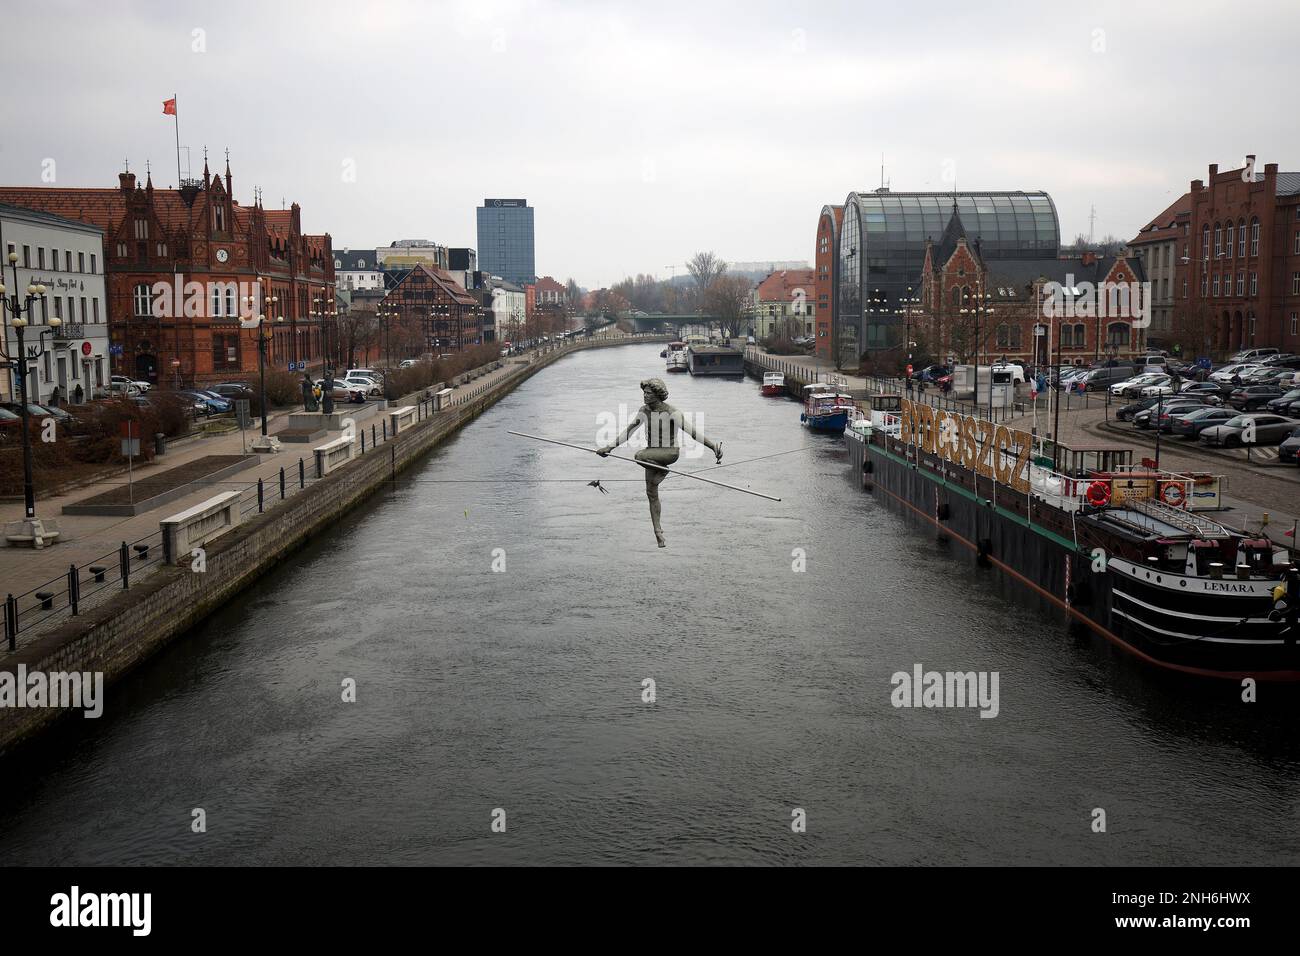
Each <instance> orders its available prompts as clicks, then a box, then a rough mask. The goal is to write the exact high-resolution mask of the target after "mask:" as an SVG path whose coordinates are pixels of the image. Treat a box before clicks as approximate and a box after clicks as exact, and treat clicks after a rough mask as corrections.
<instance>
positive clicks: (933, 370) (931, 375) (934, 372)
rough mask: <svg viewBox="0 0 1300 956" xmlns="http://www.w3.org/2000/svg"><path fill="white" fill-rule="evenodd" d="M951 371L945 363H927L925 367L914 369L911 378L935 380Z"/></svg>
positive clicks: (926, 380)
mask: <svg viewBox="0 0 1300 956" xmlns="http://www.w3.org/2000/svg"><path fill="white" fill-rule="evenodd" d="M951 372H952V369H950V368H948V366H946V365H927V366H926V367H925V368H922V369H916V370H914V371H913V372H912V378H913V380H914V381H917V382H937V381H938V380H939V379H941V378H943V377H944V376H945V375H949V374H951Z"/></svg>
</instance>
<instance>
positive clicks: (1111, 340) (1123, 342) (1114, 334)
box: [1106, 322, 1129, 348]
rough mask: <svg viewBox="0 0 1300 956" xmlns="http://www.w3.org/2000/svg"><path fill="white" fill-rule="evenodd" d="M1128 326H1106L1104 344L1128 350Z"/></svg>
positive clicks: (1115, 323) (1125, 324) (1118, 323)
mask: <svg viewBox="0 0 1300 956" xmlns="http://www.w3.org/2000/svg"><path fill="white" fill-rule="evenodd" d="M1128 338H1129V333H1128V325H1127V323H1124V322H1112V323H1110V325H1108V326H1106V344H1107V345H1111V346H1114V347H1115V348H1128Z"/></svg>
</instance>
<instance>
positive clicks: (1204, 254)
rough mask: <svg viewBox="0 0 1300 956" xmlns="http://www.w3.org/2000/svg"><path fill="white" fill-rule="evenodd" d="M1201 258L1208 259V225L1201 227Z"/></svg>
mask: <svg viewBox="0 0 1300 956" xmlns="http://www.w3.org/2000/svg"><path fill="white" fill-rule="evenodd" d="M1201 258H1202V259H1208V258H1210V224H1209V223H1208V222H1207V223H1206V224H1205V225H1204V226H1202V227H1201Z"/></svg>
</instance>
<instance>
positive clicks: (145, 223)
mask: <svg viewBox="0 0 1300 956" xmlns="http://www.w3.org/2000/svg"><path fill="white" fill-rule="evenodd" d="M135 237H136V238H137V239H148V238H149V220H148V219H137V220H136V221H135Z"/></svg>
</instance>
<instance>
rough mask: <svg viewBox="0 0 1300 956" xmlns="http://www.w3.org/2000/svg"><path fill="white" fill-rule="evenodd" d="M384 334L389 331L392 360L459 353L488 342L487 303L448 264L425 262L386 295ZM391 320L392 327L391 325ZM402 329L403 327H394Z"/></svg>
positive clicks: (405, 276) (384, 301) (399, 281)
mask: <svg viewBox="0 0 1300 956" xmlns="http://www.w3.org/2000/svg"><path fill="white" fill-rule="evenodd" d="M382 310H383V314H384V316H386V318H382V319H381V331H380V334H381V336H382V335H384V334H385V333H386V334H387V335H388V336H389V349H390V351H392V352H393V360H394V361H397V359H398V358H414V357H415V356H414V355H405V354H404V355H401V356H398V355H397V350H398V345H397V344H393V343H394V342H398V341H400V346H401V350H402V351H404V352H412V351H422V352H428V353H431V354H433V355H442V354H444V353H450V352H459V351H461V350H462V349H465V348H468V347H469V346H471V345H479V344H481V343H482V341H483V306H482V303H481V302H479V300H478V298H477V297H476V296H473V295H471V294H470V293H469V292H467V291H466V290H465V288H464V286H462V285H461V284H460V283H459V282H457V281H456V280H455V279H453V278H452V277H451V275H450V274H449V273H448V272H447V271H446V270H444V269H439V268H437V267H435V266H430V265H425V264H423V263H421V264H419V265H417V266H415V268H413V269H412V270H411V271H410V272H408V273H407V274H406V275H404V276H403V277H402V278H401V279H400V280H398V282H397V284H396V285H395V286H393V288H391V289H389V290H388V295H387V296H385V297H384V300H383V303H382ZM389 323H391V326H390V325H388V324H389ZM395 330H400V331H395Z"/></svg>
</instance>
